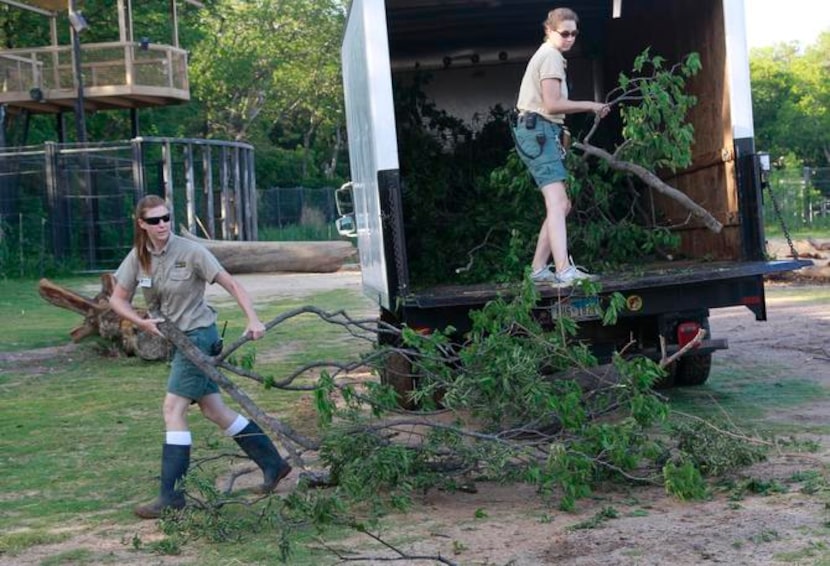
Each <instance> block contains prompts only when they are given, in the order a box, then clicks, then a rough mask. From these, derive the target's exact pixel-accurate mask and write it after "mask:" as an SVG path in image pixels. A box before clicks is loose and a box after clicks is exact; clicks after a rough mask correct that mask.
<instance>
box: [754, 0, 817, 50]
mask: <svg viewBox="0 0 830 566" xmlns="http://www.w3.org/2000/svg"><path fill="white" fill-rule="evenodd" d="M744 10H745V11H746V35H747V43H748V44H749V47H750V49H751V48H753V47H765V46H768V45H773V44H776V43H781V42H790V41H799V42H800V43H801V45H802V47H804V46H807V45H810V44H812V43H815V41H816V38H817V37H818V36H819V34H820V33H821V32H823V31H830V0H744Z"/></svg>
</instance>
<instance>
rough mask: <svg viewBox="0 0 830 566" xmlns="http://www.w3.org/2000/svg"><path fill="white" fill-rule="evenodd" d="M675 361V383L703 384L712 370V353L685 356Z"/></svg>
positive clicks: (685, 384)
mask: <svg viewBox="0 0 830 566" xmlns="http://www.w3.org/2000/svg"><path fill="white" fill-rule="evenodd" d="M675 363H676V367H675V371H674V384H675V385H680V386H689V385H703V384H704V383H706V380H707V379H709V373H710V372H711V370H712V354H711V353H709V354H697V355H691V356H685V357H683V358H680V359H679V360H677V362H675Z"/></svg>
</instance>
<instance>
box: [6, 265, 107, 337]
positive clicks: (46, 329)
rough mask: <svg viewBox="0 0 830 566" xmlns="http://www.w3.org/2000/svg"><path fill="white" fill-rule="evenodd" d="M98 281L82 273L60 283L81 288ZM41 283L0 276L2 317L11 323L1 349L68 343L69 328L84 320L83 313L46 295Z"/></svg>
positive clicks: (78, 290) (73, 288)
mask: <svg viewBox="0 0 830 566" xmlns="http://www.w3.org/2000/svg"><path fill="white" fill-rule="evenodd" d="M97 282H98V279H97V278H95V277H86V278H80V277H79V278H71V279H63V280H61V281H60V282H59V284H60V285H62V286H64V287H67V288H69V289H71V290H74V291H76V292H81V288H83V287H84V286H89V285H91V284H97ZM37 285H38V281H37V280H36V279H15V280H11V279H0V320H5V321H7V322H8V323H9V327H7V329H6V331H4V332H3V335H2V338H0V352H9V351H15V350H28V349H31V348H40V347H43V346H52V345H57V344H65V343H66V342H67V341H68V339H69V331H70V330H71V329H72V328H74V327H75V326H78V325H80V324H81V323H82V322H83V320H82V319H81V317H80V316H79V315H77V314H75V313H73V312H71V311H68V310H66V309H62V308H57V307H54V306H51V305H50V304H49V303H47V302H46V301H45V300H44V299H42V298H41V297H40V295H39V294H38V291H37ZM97 285H98V288H99V289H100V284H97Z"/></svg>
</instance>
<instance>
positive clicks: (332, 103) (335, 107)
mask: <svg viewBox="0 0 830 566" xmlns="http://www.w3.org/2000/svg"><path fill="white" fill-rule="evenodd" d="M344 20H345V7H344V2H343V1H342V0H290V1H288V0H259V1H256V2H239V1H238V0H218V1H217V2H215V3H214V4H213V5H212V6H210V7H208V9H206V10H203V11H202V12H200V14H199V21H198V24H197V25H198V27H199V29H200V30H201V32H202V37H203V39H202V40H201V41H199V42H198V43H197V44H196V45H195V46H194V47H193V55H192V58H191V72H192V75H191V77H192V84H193V92H194V96H195V98H196V99H197V100H198V102H199V104H200V105H201V106H202V108H203V110H204V118H205V127H204V130H205V135H206V136H207V137H222V138H230V139H234V140H244V141H248V142H251V143H254V144H255V145H256V146H257V159H258V160H262V161H263V162H264V163H269V164H271V165H272V167H269V168H267V169H264V168H263V167H259V168H258V171H257V174H258V179H259V181H260V185H262V186H267V185H269V184H271V183H273V182H276V181H280V180H283V179H284V178H285V177H292V180H293V182H298V181H302V180H307V179H309V178H312V179H313V178H315V177H317V178H319V177H323V178H325V177H327V178H333V177H334V173H335V170H336V166H337V164H338V162H339V161H340V160H339V153H340V152H341V151H342V141H341V140H342V131H343V126H344V125H343V118H342V116H343V111H342V92H341V90H342V89H341V87H340V84H341V81H340V64H339V60H340V58H339V49H340V37H341V35H342V29H343V24H344ZM291 162H294V165H297V164H298V166H296V167H292V166H291ZM286 168H287V169H288V170H289V171H290V175H284V174H280V173H279V170H280V169H286ZM281 177H282V179H281Z"/></svg>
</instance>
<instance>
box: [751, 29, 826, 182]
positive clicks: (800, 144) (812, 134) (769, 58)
mask: <svg viewBox="0 0 830 566" xmlns="http://www.w3.org/2000/svg"><path fill="white" fill-rule="evenodd" d="M828 61H830V32H825V33H823V34H821V35H820V36H819V38H818V40H817V41H816V43H815V44H814V45H810V46H808V47H807V48H806V49H804V50H803V51H800V49H799V46H798V45H797V44H792V43H790V44H788V43H780V44H778V45H775V46H773V47H766V48H761V49H753V50H752V52H751V53H750V76H751V81H752V114H753V118H754V122H755V142H756V146H757V147H758V148H760V149H761V150H764V151H768V152H769V153H770V155H772V157H773V159H775V160H778V159H780V158H782V157H784V156H788V155H793V156H795V158H796V159H797V160H798V161H800V162H801V164H803V165H808V166H813V167H816V166H826V165H827V164H828V163H830V112H828V108H830V66H828V64H827V62H828Z"/></svg>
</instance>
